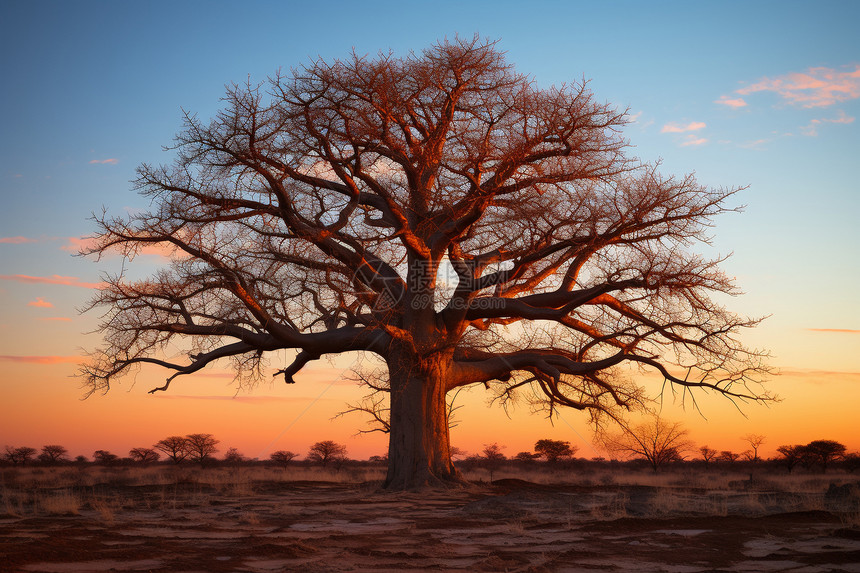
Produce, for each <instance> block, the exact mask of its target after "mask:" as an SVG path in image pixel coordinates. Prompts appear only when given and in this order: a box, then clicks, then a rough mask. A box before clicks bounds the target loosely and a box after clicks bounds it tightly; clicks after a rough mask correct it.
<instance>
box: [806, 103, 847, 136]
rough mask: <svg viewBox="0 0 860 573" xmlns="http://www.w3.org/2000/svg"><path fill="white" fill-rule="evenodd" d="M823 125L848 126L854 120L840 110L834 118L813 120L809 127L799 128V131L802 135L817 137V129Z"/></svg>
mask: <svg viewBox="0 0 860 573" xmlns="http://www.w3.org/2000/svg"><path fill="white" fill-rule="evenodd" d="M825 123H839V124H849V123H854V118H853V117H851V116H849V115H847V114H846V113H845V112H844V111H842V110H841V109H840V110H839V112H838V113H837V116H836V117H835V118H824V119H813V120H812V121H810V122H809V125H807V126H804V127H801V128H800V130H801V131H802V132H803V134H804V135H809V136H816V135H818V128H819V127H821V125H822V124H825Z"/></svg>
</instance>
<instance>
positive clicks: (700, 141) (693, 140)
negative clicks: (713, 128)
mask: <svg viewBox="0 0 860 573" xmlns="http://www.w3.org/2000/svg"><path fill="white" fill-rule="evenodd" d="M707 142H708V140H707V139H706V138H704V137H694V136H690V137H689V138H688V139H687V140H686V141H685V142H684V143H682V144H681V147H689V146H697V145H704V144H706V143H707Z"/></svg>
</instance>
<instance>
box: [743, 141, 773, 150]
mask: <svg viewBox="0 0 860 573" xmlns="http://www.w3.org/2000/svg"><path fill="white" fill-rule="evenodd" d="M766 143H770V139H756V140H753V141H745V142H744V143H738V147H742V148H744V149H761V147H762V146H763V145H764V144H766Z"/></svg>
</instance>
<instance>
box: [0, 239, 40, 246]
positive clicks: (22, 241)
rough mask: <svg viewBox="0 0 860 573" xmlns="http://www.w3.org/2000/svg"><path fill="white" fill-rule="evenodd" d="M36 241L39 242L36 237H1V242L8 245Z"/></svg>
mask: <svg viewBox="0 0 860 573" xmlns="http://www.w3.org/2000/svg"><path fill="white" fill-rule="evenodd" d="M36 242H38V241H37V240H36V239H31V238H30V237H0V243H5V244H7V245H21V244H23V243H36Z"/></svg>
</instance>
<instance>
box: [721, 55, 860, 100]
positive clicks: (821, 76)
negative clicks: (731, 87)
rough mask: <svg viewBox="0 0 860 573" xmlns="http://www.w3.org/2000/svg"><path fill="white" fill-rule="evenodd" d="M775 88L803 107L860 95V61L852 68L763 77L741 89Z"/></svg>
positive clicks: (744, 92)
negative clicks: (848, 69)
mask: <svg viewBox="0 0 860 573" xmlns="http://www.w3.org/2000/svg"><path fill="white" fill-rule="evenodd" d="M762 91H771V92H775V93H777V94H779V95H780V96H782V98H783V99H785V100H786V101H788V102H789V103H791V104H794V105H799V106H801V107H807V108H808V107H826V106H829V105H833V104H835V103H838V102H842V101H848V100H852V99H857V98H860V64H855V66H854V69H853V70H850V71H839V70H834V69H832V68H809V69H808V70H807V71H806V72H793V73H789V74H785V75H782V76H777V77H774V78H768V77H765V78H762V79H761V80H759V81H758V82H756V83H754V84H753V85H751V86H747V87H745V88H742V89H739V90H737V93H739V94H741V95H748V94H751V93H755V92H762Z"/></svg>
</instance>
